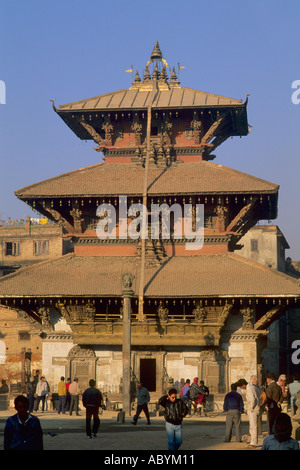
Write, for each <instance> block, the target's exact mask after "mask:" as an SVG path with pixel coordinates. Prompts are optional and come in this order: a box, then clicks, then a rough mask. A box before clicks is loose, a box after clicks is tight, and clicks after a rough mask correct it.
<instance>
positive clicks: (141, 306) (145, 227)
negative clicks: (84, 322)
mask: <svg viewBox="0 0 300 470" xmlns="http://www.w3.org/2000/svg"><path fill="white" fill-rule="evenodd" d="M157 90H158V86H157V80H156V79H153V88H152V93H151V96H150V100H149V105H148V108H147V141H146V142H147V150H146V161H145V173H144V186H143V211H144V212H143V219H142V220H143V227H142V230H141V233H142V240H141V247H142V250H141V272H140V286H139V305H138V316H137V319H138V321H141V322H142V321H145V318H146V317H145V315H144V284H145V258H146V233H147V234H148V218H147V195H148V194H147V193H148V170H149V160H150V151H151V141H150V136H151V119H152V116H151V114H152V104H153V102H154V99H155V96H156V93H157Z"/></svg>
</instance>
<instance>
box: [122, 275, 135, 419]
mask: <svg viewBox="0 0 300 470" xmlns="http://www.w3.org/2000/svg"><path fill="white" fill-rule="evenodd" d="M133 279H134V276H133V275H132V274H131V273H125V274H123V276H122V283H123V292H122V294H123V348H122V361H123V389H122V400H123V411H124V412H125V413H126V414H127V415H128V416H130V415H131V396H130V383H131V373H130V372H131V298H132V296H133V290H132V282H133Z"/></svg>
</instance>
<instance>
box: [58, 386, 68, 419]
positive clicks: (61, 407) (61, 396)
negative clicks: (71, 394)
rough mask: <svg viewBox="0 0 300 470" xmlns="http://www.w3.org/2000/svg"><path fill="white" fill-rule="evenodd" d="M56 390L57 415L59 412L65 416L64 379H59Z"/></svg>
mask: <svg viewBox="0 0 300 470" xmlns="http://www.w3.org/2000/svg"><path fill="white" fill-rule="evenodd" d="M57 390H58V410H57V412H58V414H60V412H61V413H62V414H65V412H66V399H67V387H66V384H65V378H64V377H61V378H60V382H59V383H58V385H57Z"/></svg>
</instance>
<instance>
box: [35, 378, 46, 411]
mask: <svg viewBox="0 0 300 470" xmlns="http://www.w3.org/2000/svg"><path fill="white" fill-rule="evenodd" d="M48 391H49V390H48V384H47V382H46V380H45V377H44V376H43V375H42V377H41V380H40V381H39V383H38V384H37V386H36V404H35V409H34V411H38V409H39V405H40V401H41V402H42V412H43V413H44V411H45V400H46V396H47V394H48Z"/></svg>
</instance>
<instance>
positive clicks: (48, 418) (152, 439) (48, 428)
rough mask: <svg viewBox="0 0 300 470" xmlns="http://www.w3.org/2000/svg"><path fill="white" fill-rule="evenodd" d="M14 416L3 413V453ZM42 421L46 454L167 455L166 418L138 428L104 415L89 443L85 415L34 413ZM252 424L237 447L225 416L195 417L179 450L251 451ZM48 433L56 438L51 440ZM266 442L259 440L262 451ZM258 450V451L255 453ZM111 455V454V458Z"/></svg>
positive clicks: (245, 425)
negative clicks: (7, 428)
mask: <svg viewBox="0 0 300 470" xmlns="http://www.w3.org/2000/svg"><path fill="white" fill-rule="evenodd" d="M14 413H15V411H14V410H13V409H11V410H10V411H2V412H1V411H0V449H1V450H2V449H3V430H4V426H5V421H6V419H7V417H8V416H11V415H13V414H14ZM35 414H36V416H38V417H39V418H40V421H41V426H42V429H43V432H44V449H45V450H54V451H55V450H102V451H115V452H116V451H131V450H132V451H142V450H144V451H151V450H153V451H154V450H156V451H165V450H167V437H166V431H165V422H164V419H163V417H153V418H151V420H152V424H151V426H147V425H146V420H145V418H142V419H140V420H139V421H138V424H137V426H133V425H132V424H131V420H132V418H130V417H127V418H126V420H125V423H122V424H119V423H117V413H116V412H108V411H104V413H103V415H102V416H101V425H100V431H99V433H98V437H97V438H93V439H88V438H87V437H86V434H85V412H84V411H81V416H75V415H72V416H69V415H68V414H66V415H58V414H57V413H56V412H54V411H47V412H45V413H41V412H38V413H35ZM248 429H249V424H248V418H247V415H245V414H244V415H243V416H242V432H243V441H244V442H242V443H238V442H236V441H235V437H234V436H233V438H232V441H231V442H230V443H225V442H224V432H225V415H224V414H223V413H221V414H220V415H219V416H216V417H214V418H205V417H200V418H199V417H196V418H194V419H192V418H189V419H185V420H184V423H183V444H182V446H181V448H180V450H181V451H182V452H183V451H187V450H188V451H196V450H212V451H215V450H249V448H248V447H247V440H248V441H249V439H247V437H248V436H247V434H248ZM266 431H267V426H266V419H265V417H264V419H263V432H264V437H265V436H266V435H267V432H266ZM49 433H52V434H55V435H54V436H51V435H50V434H49ZM262 441H263V438H260V439H259V447H257V450H259V448H260V445H261V444H262ZM254 450H256V449H254ZM109 455H110V454H109Z"/></svg>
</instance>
